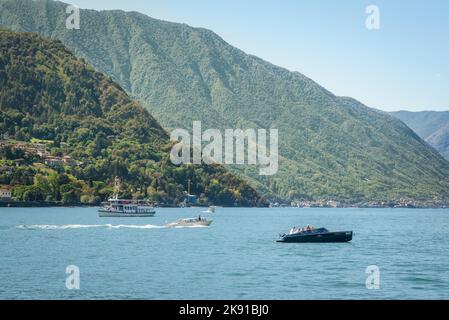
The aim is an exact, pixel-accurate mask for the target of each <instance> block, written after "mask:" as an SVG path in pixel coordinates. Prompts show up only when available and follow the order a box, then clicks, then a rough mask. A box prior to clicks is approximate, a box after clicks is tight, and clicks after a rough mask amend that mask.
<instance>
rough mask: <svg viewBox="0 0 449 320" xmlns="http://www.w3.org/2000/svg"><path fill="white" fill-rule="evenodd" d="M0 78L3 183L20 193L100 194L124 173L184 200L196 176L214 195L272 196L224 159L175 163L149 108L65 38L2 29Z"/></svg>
mask: <svg viewBox="0 0 449 320" xmlns="http://www.w3.org/2000/svg"><path fill="white" fill-rule="evenodd" d="M0 87H1V91H0V133H1V134H2V136H3V140H2V141H1V143H0V159H1V160H0V167H2V171H3V172H0V184H6V185H9V186H13V187H14V192H15V196H17V197H18V198H19V199H22V200H48V201H63V202H78V201H82V202H98V201H100V200H105V198H106V197H107V196H108V195H110V193H111V192H112V190H111V187H110V183H111V182H112V181H113V180H114V177H115V176H120V177H121V178H122V180H123V185H124V187H123V192H124V193H125V194H127V195H128V196H134V197H136V198H144V197H150V198H151V199H152V200H154V201H158V202H165V203H177V202H180V201H182V200H183V198H184V197H185V195H184V193H183V192H184V190H187V188H188V186H187V183H188V180H189V179H190V180H191V182H192V185H191V187H192V191H193V192H194V193H195V194H197V195H201V194H203V195H202V196H201V199H200V200H201V201H203V202H204V203H205V204H207V203H208V202H213V203H215V204H222V205H234V204H238V205H243V206H248V205H251V206H252V205H263V204H264V200H263V199H262V198H260V197H259V196H258V194H257V193H256V192H255V190H254V189H252V188H251V187H250V186H249V185H248V184H246V183H245V182H244V181H242V180H240V179H238V178H237V177H235V176H233V175H232V174H230V173H229V172H227V171H226V170H225V169H224V168H223V167H221V166H218V165H211V166H207V165H202V166H191V165H182V166H175V165H173V164H172V163H171V162H170V159H169V152H170V150H171V146H172V143H171V142H170V141H169V136H168V134H167V132H166V131H164V130H163V129H162V127H161V126H160V125H159V124H158V122H157V121H156V120H155V119H154V118H153V117H152V116H151V115H150V114H149V113H148V111H147V110H145V109H144V108H142V107H141V106H140V105H139V104H138V103H137V102H135V101H133V100H131V99H130V98H129V96H128V95H127V94H126V92H125V91H124V90H123V89H122V88H120V87H119V85H117V84H116V83H114V82H113V81H112V80H110V79H109V78H108V77H106V76H104V75H103V74H101V73H99V72H97V71H95V70H94V69H93V68H92V67H91V66H89V65H88V64H86V63H85V62H84V60H83V59H78V58H76V57H75V56H73V55H72V54H71V53H70V51H68V50H67V49H66V48H65V47H64V46H63V45H62V44H61V43H60V42H59V41H57V40H50V39H44V38H41V37H40V36H38V35H37V34H31V33H16V32H12V31H6V30H0ZM5 134H6V136H7V138H5ZM17 163H19V167H17V166H15V165H14V164H17ZM108 183H109V184H108Z"/></svg>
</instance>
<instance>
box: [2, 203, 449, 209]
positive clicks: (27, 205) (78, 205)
mask: <svg viewBox="0 0 449 320" xmlns="http://www.w3.org/2000/svg"><path fill="white" fill-rule="evenodd" d="M95 207H101V203H95V204H88V203H64V204H63V203H53V202H42V201H20V202H19V201H0V208H95ZM220 207H223V208H238V207H234V206H220ZM154 208H183V207H180V206H178V205H157V206H155V207H154ZM184 208H208V206H201V205H195V206H189V207H184ZM239 208H248V209H254V208H265V209H287V208H297V209H449V204H429V205H415V206H401V205H372V206H370V205H366V204H361V205H356V204H352V205H350V204H348V205H341V206H338V207H334V206H310V207H309V206H285V205H284V206H273V207H239Z"/></svg>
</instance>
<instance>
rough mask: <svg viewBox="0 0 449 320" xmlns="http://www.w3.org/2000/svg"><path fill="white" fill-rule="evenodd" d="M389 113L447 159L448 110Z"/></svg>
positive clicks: (448, 150)
mask: <svg viewBox="0 0 449 320" xmlns="http://www.w3.org/2000/svg"><path fill="white" fill-rule="evenodd" d="M391 114H392V115H393V116H395V117H397V118H399V119H401V120H402V121H403V122H405V124H406V125H408V126H409V127H410V128H411V129H412V130H413V131H415V132H416V133H417V134H418V135H419V136H420V137H421V138H423V139H424V140H426V141H427V142H428V143H429V144H430V145H431V146H432V147H434V148H435V149H436V150H438V152H440V153H441V154H442V155H443V156H444V157H445V158H446V159H448V160H449V111H442V112H437V111H422V112H410V111H397V112H391Z"/></svg>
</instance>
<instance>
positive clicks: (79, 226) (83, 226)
mask: <svg viewBox="0 0 449 320" xmlns="http://www.w3.org/2000/svg"><path fill="white" fill-rule="evenodd" d="M16 228H17V229H25V230H67V229H87V228H105V229H121V228H128V229H161V228H165V227H164V226H155V225H152V224H146V225H126V224H119V225H112V224H65V225H50V224H35V225H19V226H17V227H16Z"/></svg>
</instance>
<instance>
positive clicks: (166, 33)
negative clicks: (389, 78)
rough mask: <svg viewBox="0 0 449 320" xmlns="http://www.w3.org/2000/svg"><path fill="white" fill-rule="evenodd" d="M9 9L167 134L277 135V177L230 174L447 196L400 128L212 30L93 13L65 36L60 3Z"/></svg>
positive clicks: (434, 168)
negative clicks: (195, 130) (118, 88)
mask: <svg viewBox="0 0 449 320" xmlns="http://www.w3.org/2000/svg"><path fill="white" fill-rule="evenodd" d="M0 6H1V7H2V9H3V10H2V12H1V13H0V26H3V27H8V28H12V29H15V30H26V31H34V32H40V33H42V34H44V35H46V36H50V37H52V38H58V39H60V40H61V41H63V43H64V44H65V45H66V46H68V47H69V48H70V49H71V50H73V52H74V53H75V54H76V55H77V56H80V57H83V58H84V59H86V61H88V62H89V63H91V64H92V65H94V67H95V68H96V69H97V70H99V71H102V72H104V73H106V74H108V75H109V76H111V77H112V78H113V79H114V80H116V81H118V82H119V83H120V84H121V85H122V86H123V87H124V88H125V89H126V90H127V92H128V93H129V94H130V95H131V96H132V97H133V98H136V99H138V100H139V101H140V102H141V103H142V105H143V106H144V107H146V108H147V109H148V110H150V112H151V113H152V114H153V115H154V116H155V117H156V119H157V120H158V121H159V122H160V123H161V124H162V125H163V126H164V127H165V128H167V129H173V128H186V129H189V128H191V126H192V123H193V121H196V120H199V121H202V123H203V124H204V127H207V128H217V129H226V128H266V129H269V128H277V129H278V130H279V135H280V137H279V147H280V164H279V168H280V169H279V173H278V174H277V175H275V176H273V177H263V176H259V175H258V174H257V171H256V170H255V168H253V167H248V166H247V167H231V169H232V170H233V172H235V173H238V174H239V175H241V176H242V177H244V178H245V179H247V180H248V181H250V182H251V183H252V184H253V185H254V186H255V187H256V188H257V190H258V191H260V192H263V193H264V194H266V195H268V196H271V197H274V198H281V199H284V200H287V199H302V198H305V199H319V198H325V199H343V200H348V199H352V200H363V199H392V198H394V199H397V198H401V197H411V198H415V197H416V198H433V197H440V198H446V197H448V195H449V184H448V182H447V181H446V180H447V179H446V178H445V177H447V175H448V174H449V163H448V162H447V161H446V160H444V159H443V158H442V157H441V156H440V155H439V154H438V153H437V152H435V151H434V150H433V149H432V148H430V147H429V146H428V145H427V144H426V143H425V142H423V141H422V140H421V139H420V138H419V137H418V136H417V135H416V134H415V133H414V132H413V131H411V130H410V129H409V128H408V127H407V126H405V125H404V124H403V123H402V122H401V121H399V120H397V119H395V118H393V117H391V116H390V115H387V114H386V113H384V112H381V111H378V110H375V109H372V108H368V107H366V106H364V105H363V104H361V103H360V102H358V101H356V100H354V99H352V98H351V99H350V98H344V97H338V96H335V95H334V94H332V93H331V92H330V91H328V90H327V89H325V88H323V87H321V86H320V85H319V84H317V83H315V82H314V81H312V80H311V79H309V78H307V77H306V76H304V75H302V74H301V73H299V72H297V71H296V72H290V71H288V70H287V69H285V68H282V67H278V66H275V65H273V64H271V63H269V62H266V61H264V60H262V59H260V58H257V57H254V56H251V55H247V54H245V53H244V52H243V51H241V50H240V49H237V48H234V47H232V46H231V45H229V44H228V43H227V42H226V41H224V40H223V39H222V38H220V37H219V36H217V35H216V34H214V33H213V32H212V31H210V30H207V29H204V28H192V27H189V26H187V25H185V24H176V23H172V22H166V21H163V20H157V19H154V18H150V17H147V16H146V15H143V14H140V13H138V14H136V13H127V12H124V11H118V12H116V11H114V12H111V11H101V12H98V11H95V10H86V11H85V10H81V29H80V30H67V29H66V28H65V27H64V24H63V22H64V18H65V17H66V15H65V11H64V9H65V5H64V4H63V3H60V2H52V1H37V2H32V1H29V0H17V1H8V0H1V1H0ZM24 9H26V10H24ZM24 12H26V13H24ZM36 17H41V18H36ZM42 17H44V19H42ZM23 20H26V21H25V22H24V21H23Z"/></svg>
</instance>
